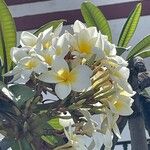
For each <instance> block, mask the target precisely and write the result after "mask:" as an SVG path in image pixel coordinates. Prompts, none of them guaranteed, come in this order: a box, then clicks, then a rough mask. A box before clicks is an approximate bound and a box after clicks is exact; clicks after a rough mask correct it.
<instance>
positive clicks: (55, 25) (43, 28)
mask: <svg viewBox="0 0 150 150" xmlns="http://www.w3.org/2000/svg"><path fill="white" fill-rule="evenodd" d="M64 21H65V20H64V19H60V20H55V21H51V22H48V23H47V24H45V25H43V26H42V27H40V28H39V29H38V30H37V31H36V32H35V33H34V34H35V35H36V36H38V34H39V33H40V32H43V31H44V30H46V29H48V28H50V27H51V26H53V30H55V29H56V28H57V27H58V26H59V25H60V24H61V23H63V22H64Z"/></svg>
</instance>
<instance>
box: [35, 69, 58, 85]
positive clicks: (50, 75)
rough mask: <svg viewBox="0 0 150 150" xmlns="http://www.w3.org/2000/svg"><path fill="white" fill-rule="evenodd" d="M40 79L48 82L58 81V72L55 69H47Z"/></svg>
mask: <svg viewBox="0 0 150 150" xmlns="http://www.w3.org/2000/svg"><path fill="white" fill-rule="evenodd" d="M38 79H39V80H41V81H43V82H46V83H58V82H60V81H59V80H58V79H57V74H56V73H55V72H54V71H47V72H44V73H43V74H41V75H40V76H39V77H38Z"/></svg>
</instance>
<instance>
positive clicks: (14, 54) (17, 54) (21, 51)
mask: <svg viewBox="0 0 150 150" xmlns="http://www.w3.org/2000/svg"><path fill="white" fill-rule="evenodd" d="M29 50H30V49H29V48H26V47H22V48H17V47H13V48H11V50H10V55H11V58H12V61H13V62H14V63H17V62H18V61H19V60H20V59H21V58H23V57H26V56H28V54H27V52H28V51H29Z"/></svg>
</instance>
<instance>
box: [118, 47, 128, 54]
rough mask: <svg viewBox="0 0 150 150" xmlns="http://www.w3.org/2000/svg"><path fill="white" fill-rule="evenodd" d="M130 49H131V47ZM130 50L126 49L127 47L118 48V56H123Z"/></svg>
mask: <svg viewBox="0 0 150 150" xmlns="http://www.w3.org/2000/svg"><path fill="white" fill-rule="evenodd" d="M129 48H130V47H129ZM129 48H125V47H116V50H117V55H119V56H120V55H121V54H123V53H124V52H125V51H127V50H128V49H129Z"/></svg>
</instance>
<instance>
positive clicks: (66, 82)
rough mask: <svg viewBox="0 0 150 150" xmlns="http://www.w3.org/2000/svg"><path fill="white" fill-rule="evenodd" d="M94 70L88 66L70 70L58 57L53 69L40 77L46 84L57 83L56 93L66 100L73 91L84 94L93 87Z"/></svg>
mask: <svg viewBox="0 0 150 150" xmlns="http://www.w3.org/2000/svg"><path fill="white" fill-rule="evenodd" d="M91 75H92V70H91V69H90V68H89V67H88V66H86V65H79V66H77V67H75V68H73V69H72V70H69V66H68V64H67V62H66V61H65V60H64V59H62V58H60V57H56V58H55V60H54V61H53V63H52V69H51V70H50V71H47V72H45V73H43V74H42V75H40V76H39V80H41V81H43V82H46V83H56V86H55V92H56V94H57V96H58V97H59V98H60V99H64V98H66V97H67V96H68V95H69V94H70V92H71V90H73V91H76V92H82V91H83V90H84V89H87V88H88V87H89V86H90V85H91V81H90V77H91Z"/></svg>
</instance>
